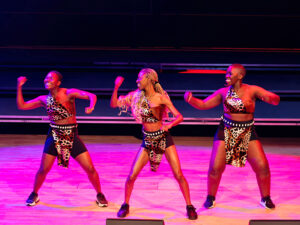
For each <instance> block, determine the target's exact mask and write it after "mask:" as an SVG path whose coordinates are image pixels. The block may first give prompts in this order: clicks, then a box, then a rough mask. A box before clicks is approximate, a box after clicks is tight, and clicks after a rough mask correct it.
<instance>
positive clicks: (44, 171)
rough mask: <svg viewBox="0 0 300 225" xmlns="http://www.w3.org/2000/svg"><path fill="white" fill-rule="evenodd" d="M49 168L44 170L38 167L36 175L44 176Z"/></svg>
mask: <svg viewBox="0 0 300 225" xmlns="http://www.w3.org/2000/svg"><path fill="white" fill-rule="evenodd" d="M50 169H51V168H44V167H40V168H39V170H38V172H37V174H38V175H41V176H46V175H47V174H48V173H49V171H50Z"/></svg>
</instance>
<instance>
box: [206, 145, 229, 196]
mask: <svg viewBox="0 0 300 225" xmlns="http://www.w3.org/2000/svg"><path fill="white" fill-rule="evenodd" d="M225 162H226V153H225V142H224V141H220V140H218V141H214V143H213V149H212V153H211V158H210V163H209V170H208V177H207V194H208V195H211V196H216V194H217V191H218V188H219V184H220V181H221V178H222V174H223V172H224V170H225Z"/></svg>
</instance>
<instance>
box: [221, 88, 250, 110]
mask: <svg viewBox="0 0 300 225" xmlns="http://www.w3.org/2000/svg"><path fill="white" fill-rule="evenodd" d="M224 108H225V109H227V110H228V111H229V112H230V113H248V112H247V109H246V107H245V105H244V103H243V101H242V99H240V97H239V96H238V95H237V93H236V92H235V91H234V89H233V88H232V87H230V88H229V90H228V92H227V95H226V98H225V101H224ZM225 111H226V110H225Z"/></svg>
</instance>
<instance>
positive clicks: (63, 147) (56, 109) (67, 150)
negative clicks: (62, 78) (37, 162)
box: [44, 95, 82, 167]
mask: <svg viewBox="0 0 300 225" xmlns="http://www.w3.org/2000/svg"><path fill="white" fill-rule="evenodd" d="M46 110H47V114H48V116H49V119H50V121H57V120H62V119H66V118H68V117H70V116H73V114H72V113H69V112H68V110H67V109H66V108H65V107H64V106H63V105H62V104H60V103H59V102H57V101H56V100H55V99H54V98H53V97H52V96H51V95H48V97H47V108H46ZM76 128H77V124H67V125H57V124H52V123H51V124H50V132H51V137H50V139H49V137H47V140H46V145H45V148H44V152H45V153H48V154H52V155H54V154H55V153H53V151H51V146H53V142H54V146H55V149H56V151H57V162H58V165H59V166H62V167H68V165H69V159H70V155H71V150H72V148H73V142H74V137H75V133H76V134H77V130H76ZM81 152H82V151H81Z"/></svg>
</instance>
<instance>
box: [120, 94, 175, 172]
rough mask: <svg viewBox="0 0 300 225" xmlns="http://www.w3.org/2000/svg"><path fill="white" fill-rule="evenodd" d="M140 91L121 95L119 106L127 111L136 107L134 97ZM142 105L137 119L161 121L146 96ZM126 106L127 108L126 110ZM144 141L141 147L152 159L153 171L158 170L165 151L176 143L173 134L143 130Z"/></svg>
mask: <svg viewBox="0 0 300 225" xmlns="http://www.w3.org/2000/svg"><path fill="white" fill-rule="evenodd" d="M137 93H138V92H131V93H129V94H128V95H127V96H120V97H119V99H118V106H119V108H120V110H121V112H122V111H123V112H124V111H126V112H127V109H128V107H130V108H131V109H132V108H133V107H135V105H133V102H134V98H136V94H137ZM140 105H141V107H140V109H139V115H135V119H136V120H137V121H138V122H141V123H156V122H158V121H159V119H158V118H156V117H155V116H154V114H153V109H152V108H151V107H150V103H149V101H148V99H147V98H146V97H144V98H143V99H142V102H141V104H140ZM124 108H125V109H126V110H124ZM142 132H143V143H142V145H141V147H144V148H145V149H146V151H147V153H148V156H149V160H150V167H151V170H152V171H157V169H158V167H159V164H160V162H161V159H162V155H163V154H164V153H165V150H166V148H167V147H169V146H171V145H174V142H173V139H172V136H171V135H170V133H169V132H165V131H162V130H158V131H155V132H149V131H145V130H143V131H142Z"/></svg>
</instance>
